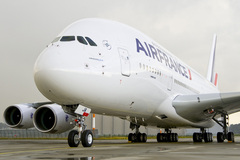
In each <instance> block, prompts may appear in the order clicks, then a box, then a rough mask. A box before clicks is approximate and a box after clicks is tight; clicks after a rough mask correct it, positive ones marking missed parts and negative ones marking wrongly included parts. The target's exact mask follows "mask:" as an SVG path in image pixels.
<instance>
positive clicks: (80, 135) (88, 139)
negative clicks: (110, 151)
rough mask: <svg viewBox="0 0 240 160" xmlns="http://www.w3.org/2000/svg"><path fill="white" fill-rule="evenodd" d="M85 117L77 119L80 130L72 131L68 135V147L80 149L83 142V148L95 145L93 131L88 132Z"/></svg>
mask: <svg viewBox="0 0 240 160" xmlns="http://www.w3.org/2000/svg"><path fill="white" fill-rule="evenodd" d="M84 121H85V117H84V116H82V115H80V116H78V117H77V119H75V123H76V126H78V128H79V130H78V131H76V130H72V131H71V132H70V133H69V134H68V145H69V146H70V147H78V145H79V143H80V142H82V145H83V147H91V146H92V144H93V134H92V131H90V130H86V125H85V124H84Z"/></svg>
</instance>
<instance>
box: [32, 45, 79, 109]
mask: <svg viewBox="0 0 240 160" xmlns="http://www.w3.org/2000/svg"><path fill="white" fill-rule="evenodd" d="M73 54H74V53H73V52H71V50H68V52H63V50H62V49H61V52H60V50H59V48H57V47H48V48H46V49H45V50H44V51H43V52H42V53H41V54H40V55H39V57H38V59H37V61H36V63H35V66H34V80H35V84H36V86H37V88H38V90H39V91H40V92H41V93H42V94H43V95H44V96H45V97H46V98H48V99H50V100H51V101H53V102H57V103H61V104H64V103H68V104H71V103H75V102H73V101H72V100H71V99H70V98H69V97H68V95H69V96H71V95H70V94H69V92H70V90H71V87H67V85H66V84H71V75H69V73H74V71H76V70H78V71H81V68H80V67H81V66H82V63H81V61H80V60H79V59H78V56H76V55H73Z"/></svg>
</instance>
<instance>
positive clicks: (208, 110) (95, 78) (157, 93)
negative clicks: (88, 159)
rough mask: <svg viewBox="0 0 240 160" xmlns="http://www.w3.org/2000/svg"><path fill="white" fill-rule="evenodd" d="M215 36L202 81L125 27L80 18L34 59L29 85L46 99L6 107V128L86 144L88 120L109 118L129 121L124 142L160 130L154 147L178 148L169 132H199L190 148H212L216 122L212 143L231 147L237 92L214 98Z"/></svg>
mask: <svg viewBox="0 0 240 160" xmlns="http://www.w3.org/2000/svg"><path fill="white" fill-rule="evenodd" d="M215 46H216V36H214V40H213V45H212V51H211V56H210V61H209V67H208V75H207V78H205V77H203V76H201V75H200V74H199V73H197V72H196V71H195V70H193V69H192V68H191V67H189V66H188V65H187V64H185V63H183V62H182V61H181V60H179V59H178V58H177V57H175V56H174V55H173V54H172V53H170V52H169V51H168V50H166V49H165V48H163V47H162V46H161V45H159V44H158V43H157V42H155V41H154V40H152V39H151V38H149V37H148V36H146V35H144V34H143V33H141V32H140V31H138V30H136V29H134V28H132V27H129V26H127V25H124V24H121V23H118V22H114V21H109V20H103V19H95V18H93V19H91V18H90V19H83V20H79V21H77V22H75V23H73V24H71V25H70V26H68V27H67V28H66V29H65V30H64V31H63V32H62V33H60V34H59V35H58V36H57V38H56V39H55V40H53V41H52V42H51V43H50V44H49V45H48V46H47V47H46V48H45V49H44V50H43V52H42V53H41V54H40V55H39V57H38V59H37V61H36V63H35V66H34V80H35V83H36V86H37V88H38V89H39V91H40V92H41V93H42V94H43V95H44V96H45V97H46V98H48V99H49V100H50V102H43V103H26V104H15V105H11V106H9V107H7V108H6V110H5V112H4V119H5V122H6V123H7V124H8V125H9V126H10V127H13V128H22V129H24V128H31V127H36V128H37V129H38V130H39V131H40V132H44V133H53V134H54V133H55V134H56V133H62V132H65V131H68V130H71V129H73V128H74V127H75V126H77V127H78V130H72V131H71V132H70V133H69V135H68V144H69V146H71V147H77V146H78V145H79V143H80V142H81V143H82V145H83V146H84V147H90V146H92V144H93V134H92V132H91V130H87V129H86V125H85V124H84V120H85V117H86V116H88V114H89V113H90V112H91V113H96V114H104V115H111V116H116V117H119V118H121V119H125V120H128V121H129V122H130V128H131V129H132V130H134V133H130V134H129V136H128V140H129V141H132V142H146V141H147V135H146V134H145V133H140V132H139V127H140V126H155V127H159V128H164V129H165V132H164V133H158V134H157V141H158V142H177V141H178V135H177V134H176V133H173V132H172V130H171V129H172V128H177V127H180V128H200V131H199V132H198V133H194V134H193V141H194V142H202V140H204V141H205V142H212V133H209V132H207V131H206V129H207V128H210V127H212V126H213V125H214V124H215V123H214V121H215V122H217V123H218V124H219V125H221V126H222V128H223V131H222V132H218V134H217V141H218V142H223V141H224V140H225V139H227V140H228V141H232V142H233V141H234V134H233V133H232V132H228V115H229V114H231V113H235V112H238V111H240V92H238V93H236V92H235V93H220V92H219V90H218V88H217V87H216V86H217V74H215V73H214V59H215Z"/></svg>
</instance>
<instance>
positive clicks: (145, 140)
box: [142, 133, 147, 143]
mask: <svg viewBox="0 0 240 160" xmlns="http://www.w3.org/2000/svg"><path fill="white" fill-rule="evenodd" d="M142 135H143V141H142V142H144V143H145V142H147V134H146V133H143V134H142Z"/></svg>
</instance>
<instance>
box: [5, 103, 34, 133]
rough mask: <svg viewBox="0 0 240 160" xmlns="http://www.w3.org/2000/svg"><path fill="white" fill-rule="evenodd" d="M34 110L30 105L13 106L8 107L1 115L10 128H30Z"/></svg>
mask: <svg viewBox="0 0 240 160" xmlns="http://www.w3.org/2000/svg"><path fill="white" fill-rule="evenodd" d="M35 110H36V109H35V108H33V107H32V104H15V105H12V106H9V107H8V108H7V109H6V110H5V111H4V114H3V117H4V119H5V122H6V124H7V125H8V126H9V127H11V128H19V129H26V128H32V127H34V125H33V120H32V119H33V114H34V112H35Z"/></svg>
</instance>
